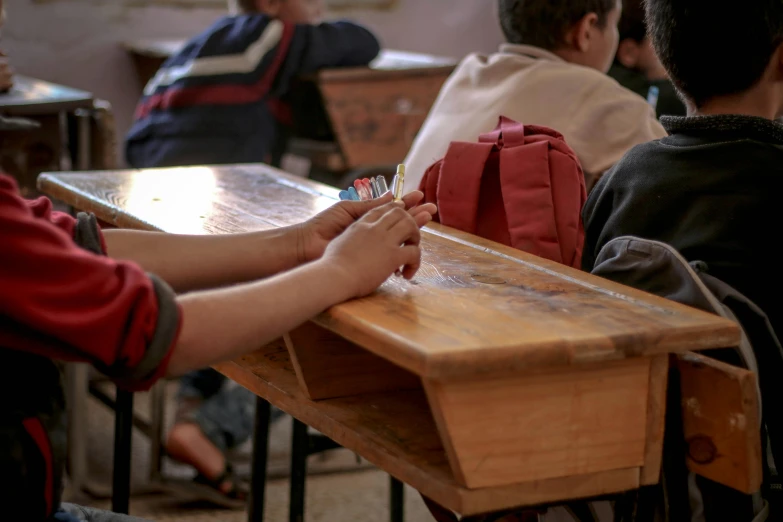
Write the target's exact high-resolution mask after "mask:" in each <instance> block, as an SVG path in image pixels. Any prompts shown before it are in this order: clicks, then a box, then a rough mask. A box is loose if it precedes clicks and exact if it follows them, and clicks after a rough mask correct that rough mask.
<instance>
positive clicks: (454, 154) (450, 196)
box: [437, 142, 495, 234]
mask: <svg viewBox="0 0 783 522" xmlns="http://www.w3.org/2000/svg"><path fill="white" fill-rule="evenodd" d="M494 149H495V145H494V144H492V143H478V144H476V143H464V142H452V143H451V145H449V150H448V152H447V153H446V156H445V157H444V158H443V164H442V165H441V170H440V178H439V179H438V189H437V200H438V215H439V216H440V222H441V223H443V224H445V225H448V226H451V227H454V228H457V229H459V230H462V231H464V232H468V233H471V234H475V232H476V215H477V214H478V204H479V192H480V191H481V178H482V176H483V175H484V167H485V165H486V163H487V160H488V159H489V155H490V154H491V153H492V151H493V150H494Z"/></svg>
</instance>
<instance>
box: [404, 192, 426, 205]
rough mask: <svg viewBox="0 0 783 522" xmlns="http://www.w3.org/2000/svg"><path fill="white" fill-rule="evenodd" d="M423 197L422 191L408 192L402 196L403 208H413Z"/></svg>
mask: <svg viewBox="0 0 783 522" xmlns="http://www.w3.org/2000/svg"><path fill="white" fill-rule="evenodd" d="M422 199H424V193H422V192H420V191H418V190H414V191H413V192H408V193H407V194H405V195H404V196H403V197H402V201H403V203H405V208H413V207H415V206H416V205H418V204H419V202H420V201H421V200H422Z"/></svg>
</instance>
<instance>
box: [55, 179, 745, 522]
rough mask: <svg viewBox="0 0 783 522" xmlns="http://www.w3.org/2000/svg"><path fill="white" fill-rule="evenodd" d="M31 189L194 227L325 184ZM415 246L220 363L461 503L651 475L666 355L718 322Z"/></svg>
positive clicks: (464, 250)
mask: <svg viewBox="0 0 783 522" xmlns="http://www.w3.org/2000/svg"><path fill="white" fill-rule="evenodd" d="M40 188H41V190H42V191H44V192H46V193H48V194H50V195H51V196H54V197H56V198H59V199H61V200H64V201H67V202H68V203H70V204H71V205H73V206H74V207H75V208H78V209H81V210H86V211H91V212H94V213H95V214H96V215H97V216H98V218H99V219H101V220H103V221H106V222H108V223H111V224H113V225H116V226H119V227H126V228H133V229H141V230H158V231H164V232H169V233H191V234H224V233H232V232H248V231H253V230H264V229H270V228H275V227H280V226H285V225H290V224H293V223H298V222H301V221H302V220H305V219H307V218H308V217H310V216H312V215H314V214H315V213H317V212H319V211H321V210H323V209H325V208H327V207H329V206H330V205H332V204H333V203H334V202H335V199H336V198H337V191H336V190H334V189H331V188H329V187H326V186H325V185H320V184H317V183H314V182H311V181H308V180H302V179H300V178H296V177H293V176H289V175H286V174H284V173H282V172H280V171H276V170H274V169H271V168H269V167H265V166H262V165H253V166H241V165H240V166H225V167H219V168H209V167H191V168H177V169H167V170H141V171H108V172H93V173H70V174H47V175H44V176H42V177H41V178H40ZM422 250H423V259H422V267H421V270H420V272H419V274H418V275H417V276H416V278H415V280H413V281H411V282H408V281H404V280H401V279H397V278H392V279H390V280H389V281H387V282H386V283H385V284H384V285H383V286H382V287H381V288H380V290H379V291H378V292H376V293H375V294H373V295H372V296H370V297H367V298H364V299H360V300H355V301H351V302H348V303H344V304H342V305H339V306H336V307H334V308H332V309H330V310H329V311H327V312H325V313H323V314H321V315H319V316H318V317H315V318H313V319H312V320H311V321H309V322H307V323H306V324H304V325H302V326H301V327H300V328H298V329H296V330H295V331H292V332H290V334H289V335H286V336H285V338H283V339H280V340H278V341H276V342H273V343H271V344H269V345H268V346H265V347H262V348H260V349H259V351H258V352H256V353H253V354H250V355H247V356H245V357H242V358H240V359H238V360H236V361H233V362H228V363H224V364H220V365H218V366H217V369H218V370H219V371H220V372H222V373H224V374H225V375H227V376H228V377H230V378H231V379H233V380H235V381H236V382H238V383H240V384H241V385H243V386H245V387H246V388H248V389H249V390H251V391H253V392H254V393H256V394H257V395H258V396H260V397H262V398H264V399H266V400H268V401H269V402H271V403H272V404H273V405H275V406H277V407H278V408H280V409H282V410H283V411H286V412H288V413H290V414H291V415H293V416H294V417H295V418H297V419H299V420H301V421H302V422H304V423H305V424H307V425H309V426H312V427H313V428H315V429H316V430H318V431H320V432H321V433H323V434H324V435H326V436H328V437H330V438H332V439H333V440H334V441H336V442H337V443H339V444H340V445H342V446H344V447H346V448H348V449H350V450H352V451H355V452H356V453H358V454H359V455H361V456H363V457H364V458H366V459H367V460H368V461H370V462H372V463H373V464H375V465H376V466H378V467H379V468H381V469H383V470H385V471H386V472H388V473H389V474H391V475H392V476H394V477H396V478H397V479H399V480H401V481H403V482H405V483H407V484H409V485H411V486H412V487H414V488H415V489H417V490H419V491H420V492H422V493H423V494H424V495H426V496H427V497H429V498H431V499H433V500H434V501H436V502H437V503H439V504H441V505H443V506H445V507H447V508H449V509H452V510H454V511H456V512H459V513H462V514H465V515H470V514H477V513H484V512H492V511H497V510H502V509H506V508H513V507H519V506H532V505H539V504H545V503H553V502H560V501H566V500H571V499H579V498H589V497H596V496H601V495H605V494H613V493H618V492H623V491H627V490H632V489H635V488H638V487H639V486H641V485H645V484H653V483H656V482H657V481H658V477H659V470H660V465H661V452H662V437H663V425H664V409H665V407H664V402H665V401H664V398H665V397H664V396H665V393H666V392H665V388H666V378H667V368H668V354H670V353H674V352H682V351H687V350H700V349H707V348H714V347H724V346H734V345H736V343H737V342H738V340H739V333H738V329H737V328H736V326H735V325H734V324H733V323H731V322H729V321H726V320H723V319H721V318H718V317H716V316H712V315H709V314H706V313H703V312H700V311H697V310H694V309H691V308H688V307H685V306H681V305H678V304H676V303H672V302H670V301H667V300H664V299H661V298H658V297H655V296H651V295H648V294H645V293H642V292H639V291H636V290H633V289H630V288H626V287H623V286H620V285H617V284H614V283H611V282H608V281H605V280H602V279H599V278H596V277H593V276H591V275H589V274H584V273H582V272H579V271H577V270H573V269H570V268H567V267H564V266H561V265H559V264H556V263H553V262H549V261H546V260H543V259H540V258H536V257H534V256H531V255H528V254H525V253H523V252H520V251H517V250H514V249H511V248H507V247H503V246H501V245H498V244H495V243H491V242H488V241H485V240H483V239H480V238H477V237H474V236H470V235H468V234H464V233H460V232H457V231H455V230H452V229H448V228H446V227H442V226H439V225H431V226H428V227H427V228H425V229H424V231H423V234H422ZM254 494H260V492H257V491H256V492H254ZM251 515H252V516H253V517H255V518H253V520H260V518H259V517H258V514H257V513H255V514H251Z"/></svg>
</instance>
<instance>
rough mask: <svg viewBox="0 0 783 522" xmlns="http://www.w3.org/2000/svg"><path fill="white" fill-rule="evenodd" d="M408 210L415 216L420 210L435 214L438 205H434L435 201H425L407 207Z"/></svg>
mask: <svg viewBox="0 0 783 522" xmlns="http://www.w3.org/2000/svg"><path fill="white" fill-rule="evenodd" d="M408 212H409V213H410V215H411V216H416V214H418V213H420V212H426V213H428V214H430V215H435V214H437V212H438V207H437V205H435V203H425V204H423V205H419V206H417V207H413V208H410V209H408Z"/></svg>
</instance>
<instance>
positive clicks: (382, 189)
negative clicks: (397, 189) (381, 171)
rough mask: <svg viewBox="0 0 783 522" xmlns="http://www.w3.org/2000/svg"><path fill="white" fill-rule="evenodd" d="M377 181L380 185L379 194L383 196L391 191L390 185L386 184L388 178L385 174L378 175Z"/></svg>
mask: <svg viewBox="0 0 783 522" xmlns="http://www.w3.org/2000/svg"><path fill="white" fill-rule="evenodd" d="M375 183H376V184H377V185H378V196H379V197H380V196H383V195H384V194H386V193H387V192H389V186H388V185H386V178H384V177H383V176H378V177H377V178H375Z"/></svg>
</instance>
